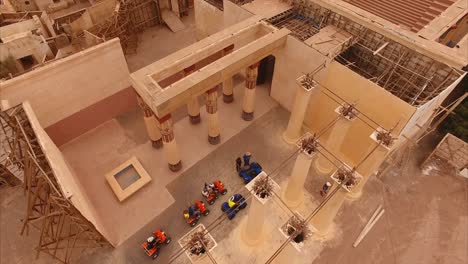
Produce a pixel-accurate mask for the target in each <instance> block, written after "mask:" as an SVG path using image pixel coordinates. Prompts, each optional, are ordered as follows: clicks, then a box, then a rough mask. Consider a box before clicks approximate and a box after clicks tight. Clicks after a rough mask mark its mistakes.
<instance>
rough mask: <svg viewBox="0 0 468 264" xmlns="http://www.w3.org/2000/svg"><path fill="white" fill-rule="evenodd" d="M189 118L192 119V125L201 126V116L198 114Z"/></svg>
mask: <svg viewBox="0 0 468 264" xmlns="http://www.w3.org/2000/svg"><path fill="white" fill-rule="evenodd" d="M189 118H190V123H192V124H193V125H195V124H199V123H200V121H201V118H200V114H198V115H196V116H191V115H189Z"/></svg>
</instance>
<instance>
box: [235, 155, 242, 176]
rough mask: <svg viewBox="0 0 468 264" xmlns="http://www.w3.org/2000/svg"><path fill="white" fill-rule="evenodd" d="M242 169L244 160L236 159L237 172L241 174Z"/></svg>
mask: <svg viewBox="0 0 468 264" xmlns="http://www.w3.org/2000/svg"><path fill="white" fill-rule="evenodd" d="M241 167H242V160H241V158H240V157H237V159H236V170H237V172H239V171H240V170H241Z"/></svg>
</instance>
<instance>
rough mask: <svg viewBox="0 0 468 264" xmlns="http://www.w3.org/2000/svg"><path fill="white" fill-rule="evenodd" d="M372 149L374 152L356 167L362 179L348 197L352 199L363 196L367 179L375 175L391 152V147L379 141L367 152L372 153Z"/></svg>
mask: <svg viewBox="0 0 468 264" xmlns="http://www.w3.org/2000/svg"><path fill="white" fill-rule="evenodd" d="M371 138H372V136H371ZM374 149H375V150H374ZM373 150H374V151H373ZM371 151H373V152H372V154H370V155H369V156H368V157H367V159H366V160H365V161H364V162H362V164H361V165H360V166H359V167H357V168H356V169H357V171H358V172H359V174H361V176H362V179H361V180H360V181H359V183H358V184H357V185H356V186H355V187H354V188H353V189H352V190H351V192H350V193H349V194H348V197H349V198H351V199H358V198H359V197H361V195H362V190H363V188H364V186H365V185H366V183H367V180H369V178H370V177H371V176H372V175H375V173H376V172H377V169H378V168H379V167H380V165H381V164H382V162H383V161H384V160H385V157H386V156H387V154H388V153H389V151H390V149H389V148H387V147H386V146H384V145H382V144H379V143H378V142H377V141H374V144H372V145H371V146H370V147H369V149H368V150H367V151H366V154H367V153H370V152H371Z"/></svg>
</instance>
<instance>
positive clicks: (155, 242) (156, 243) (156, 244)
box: [141, 229, 171, 259]
mask: <svg viewBox="0 0 468 264" xmlns="http://www.w3.org/2000/svg"><path fill="white" fill-rule="evenodd" d="M169 243H171V238H170V237H169V236H168V235H166V233H165V232H164V231H161V230H159V229H157V230H156V231H154V232H153V234H152V235H151V236H150V237H148V239H147V240H146V241H145V242H143V244H141V247H142V248H143V249H144V250H145V253H146V255H147V256H148V257H152V258H153V259H156V258H157V257H158V255H159V251H160V250H161V245H163V244H164V245H167V244H169Z"/></svg>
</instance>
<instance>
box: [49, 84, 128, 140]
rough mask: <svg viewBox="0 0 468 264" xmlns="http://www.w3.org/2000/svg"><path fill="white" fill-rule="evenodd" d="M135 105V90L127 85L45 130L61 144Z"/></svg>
mask: <svg viewBox="0 0 468 264" xmlns="http://www.w3.org/2000/svg"><path fill="white" fill-rule="evenodd" d="M136 106H137V100H136V94H135V91H134V89H133V88H132V87H129V88H127V89H124V90H122V91H120V92H117V93H115V94H113V95H111V96H109V97H107V98H105V99H103V100H101V101H99V102H96V103H94V104H92V105H90V106H88V107H86V108H84V109H82V110H80V111H79V112H77V113H74V114H72V115H70V116H68V117H66V118H64V119H62V120H61V121H59V122H57V123H55V124H53V125H51V126H49V127H46V128H45V131H46V132H47V134H48V135H49V137H50V138H51V139H52V141H54V143H55V144H56V145H57V146H61V145H63V144H65V143H67V142H69V141H71V140H73V139H74V138H76V137H78V136H80V135H82V134H84V133H86V132H87V131H89V130H91V129H93V128H95V127H97V126H99V125H101V124H103V123H105V122H106V121H109V120H111V119H112V118H114V117H116V116H118V115H119V114H122V113H125V112H128V111H130V110H132V109H134V108H135V107H136Z"/></svg>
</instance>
